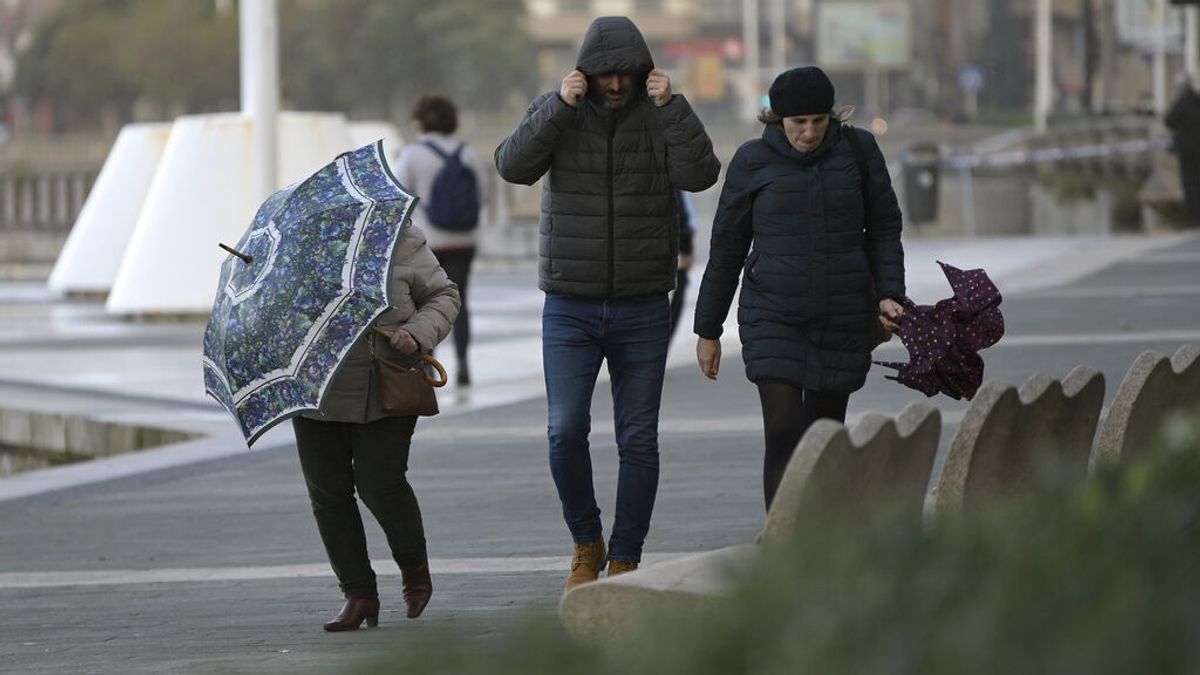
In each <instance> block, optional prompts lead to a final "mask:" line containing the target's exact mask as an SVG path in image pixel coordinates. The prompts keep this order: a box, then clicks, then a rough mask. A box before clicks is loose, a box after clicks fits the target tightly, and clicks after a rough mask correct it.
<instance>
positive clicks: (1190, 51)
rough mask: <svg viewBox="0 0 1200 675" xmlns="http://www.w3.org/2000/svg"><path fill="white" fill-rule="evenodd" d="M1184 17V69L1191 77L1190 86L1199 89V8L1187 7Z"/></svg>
mask: <svg viewBox="0 0 1200 675" xmlns="http://www.w3.org/2000/svg"><path fill="white" fill-rule="evenodd" d="M1183 17H1184V19H1183V20H1184V26H1185V32H1184V58H1185V61H1184V68H1185V69H1186V70H1187V73H1188V75H1191V77H1192V86H1193V87H1200V36H1197V32H1200V25H1197V24H1198V22H1200V7H1187V8H1185V9H1184V10H1183Z"/></svg>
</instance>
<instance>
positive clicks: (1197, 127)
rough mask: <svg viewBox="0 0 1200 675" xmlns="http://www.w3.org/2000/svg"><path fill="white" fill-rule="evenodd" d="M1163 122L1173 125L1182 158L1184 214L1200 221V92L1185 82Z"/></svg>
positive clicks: (1179, 155) (1180, 173) (1180, 166)
mask: <svg viewBox="0 0 1200 675" xmlns="http://www.w3.org/2000/svg"><path fill="white" fill-rule="evenodd" d="M1163 122H1164V123H1165V124H1166V125H1167V126H1168V127H1170V129H1171V132H1172V134H1173V137H1174V141H1175V155H1176V156H1177V157H1178V158H1179V180H1180V183H1181V184H1182V187H1183V213H1184V218H1185V219H1186V220H1187V221H1188V222H1189V223H1190V224H1193V225H1200V92H1197V91H1196V90H1195V89H1194V88H1192V86H1191V85H1190V84H1185V85H1184V87H1183V91H1181V92H1180V93H1179V98H1177V99H1175V103H1173V104H1172V105H1171V109H1170V110H1168V111H1167V116H1166V118H1165V119H1164V120H1163Z"/></svg>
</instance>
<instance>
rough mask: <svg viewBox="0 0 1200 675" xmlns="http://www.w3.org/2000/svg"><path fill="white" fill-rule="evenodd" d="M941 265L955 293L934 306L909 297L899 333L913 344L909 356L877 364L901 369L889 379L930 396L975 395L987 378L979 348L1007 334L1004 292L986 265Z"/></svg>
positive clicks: (992, 343)
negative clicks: (904, 360) (965, 267)
mask: <svg viewBox="0 0 1200 675" xmlns="http://www.w3.org/2000/svg"><path fill="white" fill-rule="evenodd" d="M938 264H939V265H941V266H942V273H943V274H945V275H946V280H947V281H949V282H950V287H951V288H952V289H954V295H953V297H949V298H946V299H945V300H942V301H940V302H938V303H937V304H936V305H933V306H932V307H931V306H929V305H917V304H915V303H913V301H912V300H909V299H908V298H904V299H903V300H902V301H901V304H903V305H904V318H903V319H902V320H901V321H900V330H898V331H897V332H896V334H897V335H899V336H900V341H901V342H902V343H904V346H905V348H907V349H908V354H909V361H908V363H900V362H896V361H876V362H875V363H877V364H879V365H881V366H884V367H887V368H894V369H895V370H897V371H899V374H898V375H896V376H895V377H892V376H888V379H892V380H896V381H897V382H899V383H900V384H903V385H906V386H908V387H912V388H913V389H916V390H917V391H920V392H922V393H924V394H925V395H926V396H933V395H935V394H939V393H941V394H945V395H947V396H950V397H951V398H955V399H964V398H965V399H968V400H969V399H971V398H973V397H974V396H975V392H976V391H978V390H979V386H980V385H981V384H982V383H983V359H982V358H981V357H980V356H979V353H978V352H979V351H980V350H982V349H986V348H987V347H991V346H992V345H994V344H996V342H998V341H999V340H1000V338H1001V337H1002V336H1003V335H1004V315H1002V314H1001V313H1000V301H1001V300H1002V297H1001V295H1000V289H998V288H996V284H994V283H992V280H991V279H989V278H988V275H987V272H984V271H983V270H982V269H976V270H965V271H964V270H960V269H958V268H957V267H954V266H953V265H947V264H946V263H944V262H940V261H939V262H938Z"/></svg>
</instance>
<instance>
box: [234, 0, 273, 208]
mask: <svg viewBox="0 0 1200 675" xmlns="http://www.w3.org/2000/svg"><path fill="white" fill-rule="evenodd" d="M238 9H239V15H238V16H239V19H240V25H239V31H238V34H239V42H240V47H241V77H242V82H241V85H242V86H241V90H242V113H244V114H245V115H247V116H248V117H250V122H251V125H252V132H251V136H252V143H253V153H252V154H253V157H254V194H255V196H256V199H257V200H263V199H266V198H267V197H268V196H270V194H271V193H272V192H274V191H275V190H276V188H278V187H279V185H278V182H277V178H276V175H277V168H278V167H277V164H276V163H277V157H278V148H277V145H278V137H277V135H276V134H277V132H276V124H277V122H278V117H279V18H278V17H279V14H278V12H277V11H276V6H275V0H242V2H240V3H239V4H238Z"/></svg>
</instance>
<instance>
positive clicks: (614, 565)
mask: <svg viewBox="0 0 1200 675" xmlns="http://www.w3.org/2000/svg"><path fill="white" fill-rule="evenodd" d="M637 568H638V564H637V563H635V562H633V561H632V560H609V561H608V576H610V577H615V576H617V575H618V574H625V573H626V572H632V571H634V570H636V569H637Z"/></svg>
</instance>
